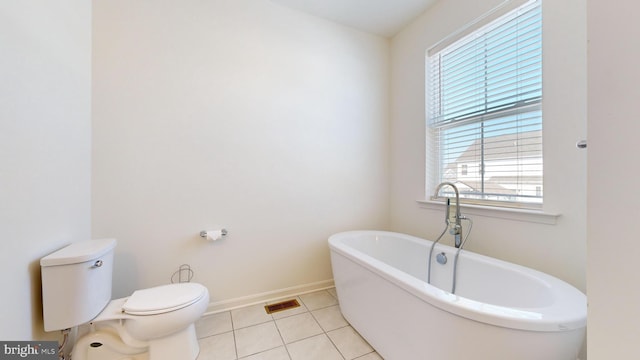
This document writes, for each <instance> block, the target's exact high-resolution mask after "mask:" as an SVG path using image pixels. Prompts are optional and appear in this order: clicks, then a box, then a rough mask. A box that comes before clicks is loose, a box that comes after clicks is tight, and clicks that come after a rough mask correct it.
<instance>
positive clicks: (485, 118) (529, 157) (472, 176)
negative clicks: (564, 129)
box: [427, 1, 543, 207]
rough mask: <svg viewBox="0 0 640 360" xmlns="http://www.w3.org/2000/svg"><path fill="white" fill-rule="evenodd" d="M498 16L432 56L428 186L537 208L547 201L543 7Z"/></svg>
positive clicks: (532, 6) (535, 3)
mask: <svg viewBox="0 0 640 360" xmlns="http://www.w3.org/2000/svg"><path fill="white" fill-rule="evenodd" d="M493 16H494V19H493V20H491V21H490V22H488V23H486V24H485V25H482V26H480V27H479V28H476V29H475V30H472V31H471V32H467V34H465V35H464V36H458V37H457V38H455V39H453V41H448V42H446V43H445V44H444V45H443V44H439V45H436V47H434V48H432V49H430V50H429V51H428V54H427V86H428V88H427V89H428V91H427V94H428V95H427V96H428V99H427V104H428V105H427V116H428V125H429V126H428V127H429V134H428V136H429V139H428V143H429V144H430V145H431V146H430V147H429V150H430V151H429V153H428V154H427V158H428V159H430V163H429V164H428V166H427V171H428V176H427V179H428V180H429V184H428V185H429V186H428V188H429V189H434V188H435V186H436V185H437V184H438V183H440V182H443V181H449V182H452V183H454V184H456V186H457V187H458V189H459V191H460V196H461V197H463V198H466V199H470V200H469V201H471V202H481V203H483V204H496V205H508V206H525V207H535V206H536V204H540V205H541V204H542V198H543V184H542V165H543V162H542V106H541V103H542V15H541V8H540V1H529V2H527V3H525V4H524V5H522V6H520V7H518V8H516V9H514V10H512V11H509V12H506V14H503V15H501V16H499V17H497V16H496V15H495V14H494V15H493ZM496 17H497V18H496ZM485 22H486V21H485ZM459 170H461V171H459ZM446 189H447V188H445V189H443V191H445V190H446ZM431 194H432V193H431ZM431 194H429V195H431Z"/></svg>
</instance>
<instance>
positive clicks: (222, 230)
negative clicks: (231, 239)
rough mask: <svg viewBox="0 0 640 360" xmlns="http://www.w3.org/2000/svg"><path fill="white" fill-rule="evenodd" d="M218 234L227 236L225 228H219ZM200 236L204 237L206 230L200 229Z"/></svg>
mask: <svg viewBox="0 0 640 360" xmlns="http://www.w3.org/2000/svg"><path fill="white" fill-rule="evenodd" d="M220 234H221V235H222V236H227V234H228V232H227V229H220ZM200 237H203V238H206V237H207V230H202V231H200Z"/></svg>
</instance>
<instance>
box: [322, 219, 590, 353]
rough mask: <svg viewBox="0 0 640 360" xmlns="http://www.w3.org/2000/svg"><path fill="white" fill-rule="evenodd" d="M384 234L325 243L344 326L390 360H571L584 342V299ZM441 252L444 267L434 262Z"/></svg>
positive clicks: (488, 263)
mask: <svg viewBox="0 0 640 360" xmlns="http://www.w3.org/2000/svg"><path fill="white" fill-rule="evenodd" d="M430 246H431V241H428V240H424V239H420V238H416V237H413V236H409V235H404V234H398V233H391V232H381V231H352V232H344V233H339V234H335V235H333V236H331V237H330V238H329V247H330V250H331V263H332V266H333V276H334V280H335V284H336V290H337V293H338V299H339V302H340V308H341V310H342V313H343V315H344V317H345V318H346V319H347V321H349V323H351V325H352V326H353V327H354V328H355V329H356V330H357V331H358V332H359V333H360V334H361V335H362V336H363V337H364V338H365V339H366V340H367V341H368V342H369V343H370V344H371V345H372V346H373V347H374V348H375V349H376V351H377V352H378V353H379V354H380V355H381V356H382V357H384V359H385V360H422V359H424V360H498V359H508V360H575V359H576V358H577V356H578V353H579V352H580V348H581V346H582V343H583V341H584V336H585V328H586V319H587V301H586V297H585V295H584V294H583V293H581V292H580V291H579V290H577V289H576V288H574V287H572V286H571V285H569V284H567V283H565V282H563V281H561V280H559V279H557V278H554V277H552V276H549V275H547V274H544V273H541V272H539V271H535V270H533V269H529V268H526V267H523V266H519V265H516V264H511V263H508V262H504V261H501V260H498V259H494V258H490V257H486V256H483V255H479V254H475V253H472V252H469V251H466V250H462V251H461V252H460V256H459V259H458V270H457V284H456V291H455V294H451V293H450V291H451V286H452V275H453V263H454V261H453V260H454V256H455V252H456V249H455V248H453V247H450V246H446V245H441V244H437V245H436V246H435V250H434V252H433V257H434V259H433V260H432V265H431V267H432V269H431V271H432V274H431V284H428V283H427V268H428V264H427V263H428V255H429V248H430ZM440 253H445V256H446V257H447V260H448V261H447V262H446V264H444V265H441V264H439V263H438V262H437V261H436V260H435V256H436V255H437V254H440Z"/></svg>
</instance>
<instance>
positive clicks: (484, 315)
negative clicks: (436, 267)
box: [328, 230, 587, 332]
mask: <svg viewBox="0 0 640 360" xmlns="http://www.w3.org/2000/svg"><path fill="white" fill-rule="evenodd" d="M363 235H366V236H389V237H399V238H402V239H405V240H409V241H413V242H419V243H423V242H425V241H426V242H430V240H426V239H422V238H418V237H415V236H412V235H408V234H403V233H398V232H390V231H377V230H355V231H345V232H339V233H336V234H333V235H331V236H330V237H329V241H328V242H329V248H330V251H332V252H336V253H337V254H339V255H342V256H344V257H346V258H348V259H350V260H351V261H354V262H356V263H358V264H360V265H362V266H364V267H365V268H367V269H368V270H369V271H371V272H373V273H374V274H376V275H377V276H381V277H383V278H386V279H387V280H388V281H390V282H392V283H393V284H395V285H396V286H399V287H400V288H402V289H404V290H405V291H407V292H409V293H411V294H413V295H414V296H416V297H418V298H420V299H422V300H423V301H425V302H427V303H429V304H430V305H432V306H434V307H437V308H439V309H441V310H444V311H447V312H449V313H452V314H454V315H457V316H461V317H464V318H467V319H470V320H474V321H479V322H482V323H486V324H490V325H495V326H500V327H505V328H511V329H517V330H527V331H541V332H560V331H571V330H576V329H582V328H585V327H586V324H587V316H586V314H587V309H586V306H587V305H586V304H587V301H586V296H585V294H583V293H582V292H581V291H580V290H578V289H576V288H575V287H573V286H572V285H570V284H568V283H566V282H565V281H563V280H561V279H558V278H556V277H554V276H551V275H549V274H546V273H543V272H541V271H538V270H535V269H531V268H528V267H525V266H522V265H518V264H514V263H510V262H507V261H503V260H500V259H496V258H491V257H488V256H484V255H481V254H477V253H474V252H471V251H468V250H463V251H461V252H460V259H461V260H462V259H463V258H464V257H478V258H479V259H489V260H491V261H496V262H498V263H499V264H501V265H508V266H513V267H515V268H516V269H517V270H519V271H525V272H527V274H528V275H533V276H535V277H540V278H542V280H543V281H545V282H550V283H551V284H552V285H554V286H553V290H552V291H554V298H555V300H556V301H555V302H554V303H553V304H551V305H550V306H543V307H537V308H509V307H505V306H500V305H493V304H487V303H482V302H479V301H475V300H472V299H468V298H464V297H461V296H458V295H454V294H451V293H449V292H447V291H445V290H441V289H439V288H436V287H435V286H432V285H429V284H427V283H426V282H424V281H422V280H420V279H418V278H415V277H413V276H411V275H409V274H407V273H405V272H403V271H401V270H398V269H396V268H394V267H392V266H390V265H388V264H386V263H384V262H382V261H380V260H378V259H376V258H374V257H372V256H369V255H367V254H365V253H363V252H361V251H359V250H357V249H355V248H353V247H351V246H349V245H347V244H345V243H344V242H343V241H342V240H343V239H345V238H349V237H353V236H363ZM445 246H446V245H445ZM349 249H353V250H351V251H350V250H349ZM352 252H355V253H356V254H357V256H355V255H354V254H352Z"/></svg>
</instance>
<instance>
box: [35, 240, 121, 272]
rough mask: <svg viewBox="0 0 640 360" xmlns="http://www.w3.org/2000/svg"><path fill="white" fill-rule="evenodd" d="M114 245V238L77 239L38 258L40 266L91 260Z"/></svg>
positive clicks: (111, 248)
mask: <svg viewBox="0 0 640 360" xmlns="http://www.w3.org/2000/svg"><path fill="white" fill-rule="evenodd" d="M115 247H116V239H94V240H87V241H78V242H75V243H72V244H70V245H67V246H65V247H63V248H62V249H60V250H57V251H55V252H53V253H51V254H49V255H47V256H45V257H43V258H42V259H40V266H42V267H47V266H58V265H70V264H78V263H82V262H85V261H91V260H94V259H97V258H99V257H100V256H102V255H104V254H106V253H107V252H109V251H111V250H113V248H115Z"/></svg>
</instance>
